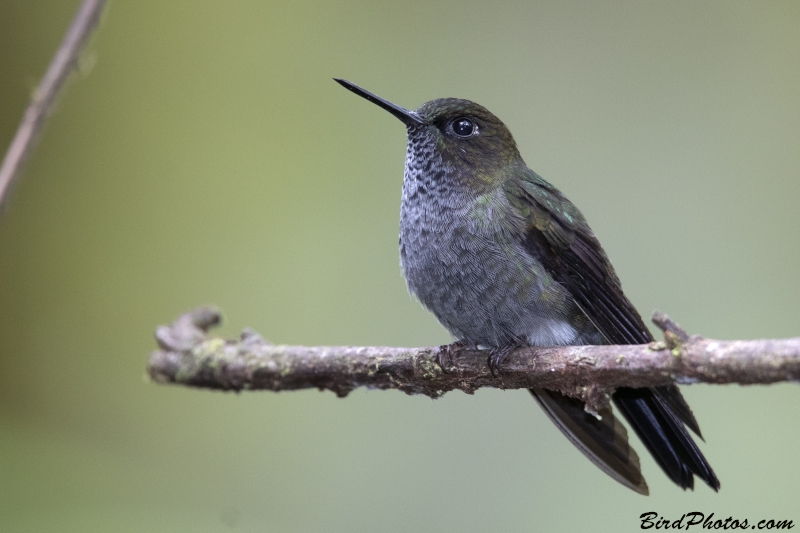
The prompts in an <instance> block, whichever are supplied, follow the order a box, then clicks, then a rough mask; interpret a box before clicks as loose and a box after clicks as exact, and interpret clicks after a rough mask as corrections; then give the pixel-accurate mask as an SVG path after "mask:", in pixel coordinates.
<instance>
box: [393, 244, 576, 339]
mask: <svg viewBox="0 0 800 533" xmlns="http://www.w3.org/2000/svg"><path fill="white" fill-rule="evenodd" d="M426 236H427V239H425V240H424V241H423V240H421V239H419V238H416V237H419V235H414V234H413V232H411V233H410V234H405V235H401V247H400V248H401V262H402V266H403V271H404V273H405V276H406V281H407V283H408V287H409V290H410V291H411V292H412V293H413V294H414V295H415V296H416V297H417V298H418V299H419V300H420V302H422V304H423V305H424V306H425V307H426V308H427V309H429V310H430V311H431V312H432V313H433V314H434V315H436V317H437V318H438V319H439V322H441V323H442V325H443V326H444V327H445V328H447V329H448V330H449V331H450V333H451V334H452V335H453V336H454V337H456V338H457V339H458V340H461V341H464V342H466V343H468V344H470V345H476V346H477V345H481V346H503V345H507V344H510V343H514V342H524V343H528V344H531V345H538V346H552V345H557V344H574V343H576V339H577V337H578V333H577V331H576V329H575V327H573V325H572V324H571V323H570V316H573V314H574V303H573V302H572V300H571V298H570V297H569V295H568V294H567V293H566V291H565V290H564V289H563V288H562V287H561V286H560V285H559V284H557V283H555V282H554V281H553V280H552V279H551V278H550V276H549V275H548V274H547V273H546V271H545V270H544V268H543V267H542V266H541V265H540V264H538V262H536V261H535V259H534V258H533V257H531V256H530V255H529V254H527V253H526V252H525V251H524V249H523V248H522V247H521V245H519V244H517V243H504V242H498V240H496V239H488V238H482V237H479V236H475V235H469V236H466V239H464V238H454V237H457V235H456V236H453V235H447V234H444V235H443V234H439V235H436V236H433V235H430V234H427V235H426ZM463 236H464V235H462V237H463ZM468 243H471V244H472V246H468V245H467V244H468Z"/></svg>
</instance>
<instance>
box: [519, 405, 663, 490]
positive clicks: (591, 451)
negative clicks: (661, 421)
mask: <svg viewBox="0 0 800 533" xmlns="http://www.w3.org/2000/svg"><path fill="white" fill-rule="evenodd" d="M530 391H531V394H533V397H534V398H535V399H536V401H537V402H539V405H540V406H541V407H542V409H543V410H544V412H545V413H546V414H547V416H549V417H550V420H552V421H553V422H554V423H555V425H556V426H557V427H558V429H560V430H561V432H562V433H564V435H565V436H566V437H567V438H568V439H569V440H570V442H572V444H574V445H575V447H577V448H578V449H579V450H580V451H581V452H582V453H583V454H584V455H585V456H586V457H588V458H589V460H590V461H591V462H593V463H594V464H595V465H596V466H597V467H599V468H600V469H601V470H602V471H603V472H605V473H606V474H608V475H609V476H611V477H612V478H614V479H615V480H617V481H618V482H620V483H622V484H623V485H625V486H626V487H628V488H629V489H631V490H634V491H636V492H638V493H639V494H644V495H647V493H648V490H647V483H646V482H645V480H644V477H642V472H641V470H640V469H639V457H638V456H637V455H636V452H635V451H634V450H633V448H631V447H630V446H629V445H628V433H627V431H625V427H624V426H623V425H622V423H621V422H620V421H619V420H617V418H616V417H615V416H614V414H613V413H612V412H611V407H607V408H605V409H603V410H601V411H600V413H599V414H600V415H601V418H599V419H598V418H597V417H595V416H594V415H591V414H589V413H587V412H586V411H585V410H584V408H583V402H582V401H580V400H577V399H575V398H570V397H569V396H564V395H563V394H561V393H560V392H555V391H550V390H545V389H530Z"/></svg>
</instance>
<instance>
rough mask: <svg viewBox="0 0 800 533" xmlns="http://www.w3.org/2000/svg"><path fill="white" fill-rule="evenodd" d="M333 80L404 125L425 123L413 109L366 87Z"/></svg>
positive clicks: (337, 79)
mask: <svg viewBox="0 0 800 533" xmlns="http://www.w3.org/2000/svg"><path fill="white" fill-rule="evenodd" d="M333 80H334V81H335V82H336V83H338V84H339V85H341V86H342V87H344V88H345V89H347V90H348V91H353V92H354V93H356V94H357V95H358V96H360V97H362V98H366V99H367V100H369V101H370V102H372V103H373V104H375V105H377V106H379V107H382V108H383V109H385V110H386V111H388V112H389V113H391V114H392V115H394V116H396V117H397V118H399V119H400V120H402V121H403V123H404V124H405V125H406V126H423V125H424V124H425V121H423V120H422V119H421V118H420V116H419V115H417V114H416V113H415V112H414V111H409V110H408V109H405V108H404V107H400V106H399V105H395V104H393V103H391V102H390V101H388V100H384V99H383V98H381V97H380V96H377V95H374V94H372V93H371V92H369V91H367V90H366V89H362V88H361V87H359V86H358V85H356V84H355V83H350V82H349V81H347V80H342V79H339V78H333Z"/></svg>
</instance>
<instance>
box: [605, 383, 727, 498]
mask: <svg viewBox="0 0 800 533" xmlns="http://www.w3.org/2000/svg"><path fill="white" fill-rule="evenodd" d="M612 398H613V399H614V403H615V404H616V405H617V408H618V409H619V410H620V411H621V412H622V414H623V416H625V418H626V419H627V420H628V423H629V424H630V425H631V427H633V429H634V431H636V434H637V435H638V436H639V438H640V439H641V441H642V442H643V443H644V445H645V446H646V447H647V449H648V451H650V453H651V454H652V456H653V458H655V460H656V462H657V463H658V465H659V466H660V467H661V469H662V470H664V473H666V474H667V476H668V477H669V478H670V479H671V480H672V481H674V482H675V483H676V484H677V485H678V486H680V487H681V488H683V489H687V488H688V489H693V488H694V477H693V475H692V474H694V475H696V476H697V477H699V478H700V479H702V480H703V481H705V482H706V484H707V485H708V486H709V487H711V488H712V489H714V490H719V480H718V479H717V476H716V475H715V474H714V471H713V470H712V469H711V465H709V464H708V461H706V458H705V457H703V454H702V453H701V452H700V450H699V449H698V448H697V445H696V444H695V443H694V441H693V440H692V437H691V436H690V435H689V432H688V431H686V427H685V426H684V421H685V418H686V415H685V413H680V415H683V416H679V415H678V414H675V413H673V412H672V410H671V409H670V406H671V405H672V402H667V401H665V399H663V398H662V397H661V395H660V394H658V393H657V392H656V391H654V390H653V389H630V388H619V389H617V391H616V392H615V393H614V395H613V396H612ZM681 400H682V399H681ZM684 403H685V402H684ZM689 413H690V414H691V411H689ZM693 418H694V417H692V419H693ZM691 425H692V424H690V426H691ZM694 426H695V427H696V423H695V424H694ZM692 429H694V428H692Z"/></svg>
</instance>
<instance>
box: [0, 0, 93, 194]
mask: <svg viewBox="0 0 800 533" xmlns="http://www.w3.org/2000/svg"><path fill="white" fill-rule="evenodd" d="M105 3H106V0H84V2H83V3H82V4H81V7H80V9H78V13H77V14H76V15H75V19H74V20H73V21H72V25H70V27H69V29H68V30H67V33H66V35H64V39H63V40H62V41H61V45H60V46H59V47H58V50H57V51H56V54H55V56H54V57H53V60H52V61H51V62H50V66H49V67H48V69H47V72H46V73H45V75H44V77H43V78H42V81H41V83H40V84H39V87H38V88H37V89H36V92H34V93H33V96H32V97H31V103H30V104H29V105H28V109H26V110H25V115H24V116H23V118H22V122H21V123H20V125H19V128H18V129H17V134H16V135H15V136H14V140H13V141H11V146H9V148H8V152H6V157H5V159H4V160H3V165H2V166H0V209H2V207H3V202H4V198H5V196H6V194H7V193H8V190H9V189H10V188H11V185H12V184H13V183H14V181H16V179H17V178H18V177H19V174H20V170H21V169H22V166H23V165H24V163H25V161H26V160H27V159H28V157H29V156H30V154H31V151H32V150H33V147H34V146H35V145H36V140H37V139H38V137H39V134H40V133H41V131H42V128H43V126H44V123H45V122H46V120H47V117H48V116H50V111H51V110H52V108H53V103H54V102H55V100H56V97H57V96H58V94H59V92H60V91H61V88H62V87H63V86H64V81H65V80H66V79H67V76H68V75H69V73H70V71H71V70H72V68H73V66H74V65H75V63H76V62H77V61H78V56H79V55H80V53H81V50H83V46H84V45H85V44H86V41H87V40H88V39H89V36H90V35H91V33H92V29H94V27H95V26H96V25H97V22H98V21H99V20H100V15H101V13H102V12H103V7H104V6H105Z"/></svg>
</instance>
